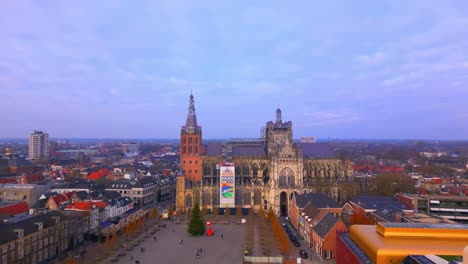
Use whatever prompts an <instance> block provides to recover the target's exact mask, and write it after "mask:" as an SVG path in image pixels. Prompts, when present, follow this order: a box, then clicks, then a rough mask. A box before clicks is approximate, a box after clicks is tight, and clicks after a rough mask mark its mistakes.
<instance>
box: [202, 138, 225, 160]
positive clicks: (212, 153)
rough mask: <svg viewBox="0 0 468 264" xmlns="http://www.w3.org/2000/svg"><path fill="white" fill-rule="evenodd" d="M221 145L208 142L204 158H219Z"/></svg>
mask: <svg viewBox="0 0 468 264" xmlns="http://www.w3.org/2000/svg"><path fill="white" fill-rule="evenodd" d="M222 149H223V144H222V143H221V142H209V143H208V145H207V146H206V156H208V157H218V156H221V151H222Z"/></svg>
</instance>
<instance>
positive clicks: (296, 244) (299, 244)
mask: <svg viewBox="0 0 468 264" xmlns="http://www.w3.org/2000/svg"><path fill="white" fill-rule="evenodd" d="M293 243H294V246H296V247H300V246H301V243H299V241H297V240H295V241H293Z"/></svg>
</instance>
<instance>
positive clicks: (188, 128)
mask: <svg viewBox="0 0 468 264" xmlns="http://www.w3.org/2000/svg"><path fill="white" fill-rule="evenodd" d="M179 153H180V164H181V165H182V170H183V174H184V175H185V177H186V179H188V180H192V181H200V180H201V174H202V170H201V155H202V129H201V127H200V126H198V124H197V115H196V114H195V104H194V100H193V95H192V94H190V101H189V109H188V114H187V121H186V122H185V126H182V128H181V130H180V149H179Z"/></svg>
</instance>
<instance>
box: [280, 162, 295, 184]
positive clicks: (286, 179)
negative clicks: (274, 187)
mask: <svg viewBox="0 0 468 264" xmlns="http://www.w3.org/2000/svg"><path fill="white" fill-rule="evenodd" d="M279 175H280V176H279V185H280V187H294V186H295V177H294V172H293V170H292V169H291V168H289V167H286V168H283V169H282V170H281V171H280V174H279Z"/></svg>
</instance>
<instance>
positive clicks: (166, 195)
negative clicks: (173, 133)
mask: <svg viewBox="0 0 468 264" xmlns="http://www.w3.org/2000/svg"><path fill="white" fill-rule="evenodd" d="M98 189H101V190H106V191H116V192H117V193H119V194H120V195H121V196H124V197H129V198H130V199H132V201H133V202H134V203H135V206H137V207H141V208H142V207H145V206H150V205H153V204H156V203H157V202H160V201H164V200H168V199H170V198H171V197H172V196H173V195H174V193H175V179H171V177H167V176H153V175H151V174H147V176H144V177H140V178H138V179H134V180H130V179H118V180H115V181H110V180H109V181H106V182H105V184H104V185H103V186H99V185H98V184H97V183H96V182H95V181H91V180H82V181H75V182H70V183H62V184H58V185H56V186H52V190H53V191H55V192H58V193H65V192H73V191H75V192H78V191H84V192H88V193H89V192H92V191H94V190H98Z"/></svg>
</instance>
